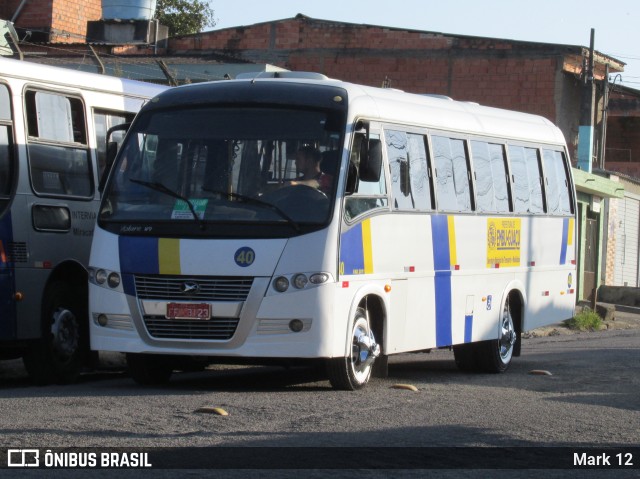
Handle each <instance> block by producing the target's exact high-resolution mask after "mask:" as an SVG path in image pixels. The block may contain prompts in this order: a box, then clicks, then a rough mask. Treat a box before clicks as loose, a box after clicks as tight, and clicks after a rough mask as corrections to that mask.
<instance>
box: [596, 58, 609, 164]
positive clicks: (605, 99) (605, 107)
mask: <svg viewBox="0 0 640 479" xmlns="http://www.w3.org/2000/svg"><path fill="white" fill-rule="evenodd" d="M602 86H603V87H602V119H601V120H600V121H601V122H602V123H601V127H600V154H599V155H598V167H599V168H600V169H601V170H604V155H605V151H606V144H607V119H608V118H609V64H608V63H607V64H606V65H605V66H604V81H603V82H602Z"/></svg>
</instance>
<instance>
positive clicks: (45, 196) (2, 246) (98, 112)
mask: <svg viewBox="0 0 640 479" xmlns="http://www.w3.org/2000/svg"><path fill="white" fill-rule="evenodd" d="M164 89H166V87H162V86H159V85H152V84H149V83H143V82H135V81H130V80H123V79H119V78H114V77H108V76H102V75H96V74H88V73H79V72H75V71H73V70H67V69H63V68H57V67H51V66H43V65H38V64H35V63H29V62H25V61H19V60H13V59H7V58H0V359H11V358H16V357H20V356H22V357H23V359H24V362H25V365H26V367H27V370H28V372H29V374H30V375H31V376H32V377H33V378H34V379H35V380H36V381H37V382H38V383H48V382H52V381H55V382H68V381H71V380H73V379H74V378H75V377H76V376H77V374H78V373H79V371H80V370H81V368H82V367H83V366H84V365H85V364H86V363H87V361H88V360H89V357H90V350H89V327H88V319H87V308H88V305H87V303H88V300H87V298H88V287H87V283H88V280H87V270H86V265H87V261H88V259H89V250H90V246H91V237H92V235H93V227H94V223H95V218H96V213H97V208H98V204H99V193H98V179H99V175H100V174H101V172H102V170H103V169H104V168H105V163H106V161H107V143H106V134H107V130H108V129H109V128H111V127H113V126H116V125H118V124H123V123H126V122H130V121H131V120H132V119H133V117H134V115H135V114H136V113H137V111H138V110H139V109H140V107H141V106H142V104H143V103H144V102H145V101H147V100H148V99H149V98H151V97H153V96H154V95H155V94H157V93H159V92H161V91H163V90H164ZM119 135H120V139H119V141H121V140H122V136H123V135H122V133H119ZM117 136H118V134H114V139H116V137H117Z"/></svg>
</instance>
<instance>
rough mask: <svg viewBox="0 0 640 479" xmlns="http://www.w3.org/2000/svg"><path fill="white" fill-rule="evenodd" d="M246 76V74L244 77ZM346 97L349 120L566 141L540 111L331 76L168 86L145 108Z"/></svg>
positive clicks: (322, 101) (330, 100) (316, 103)
mask: <svg viewBox="0 0 640 479" xmlns="http://www.w3.org/2000/svg"><path fill="white" fill-rule="evenodd" d="M245 78H246V77H245ZM345 93H346V95H347V98H348V115H349V116H348V119H347V120H348V121H350V122H352V121H355V120H356V119H359V118H366V119H369V120H380V121H385V122H390V123H398V124H404V125H415V126H420V127H427V128H432V129H436V130H437V129H442V130H443V131H449V132H460V133H464V134H467V135H469V134H470V135H481V136H495V137H499V138H504V139H513V140H521V141H536V142H542V143H550V144H556V145H557V144H561V145H564V144H565V140H564V137H563V135H562V132H561V131H560V129H559V128H558V127H556V126H555V125H554V124H553V123H552V122H551V121H549V120H547V119H546V118H544V117H542V116H538V115H533V114H530V113H521V112H516V111H511V110H504V109H500V108H493V107H487V106H482V105H479V104H477V103H472V102H461V101H455V100H452V99H450V98H447V97H443V96H438V95H419V94H415V93H406V92H403V91H399V90H394V89H385V88H376V87H369V86H364V85H358V84H354V83H348V82H343V81H339V80H333V79H320V80H318V79H308V78H304V77H299V76H294V77H285V76H284V75H283V77H282V78H264V77H263V76H256V77H255V78H253V79H241V80H226V81H216V82H205V83H196V84H191V85H184V86H180V87H176V88H172V89H170V90H169V91H166V92H165V93H163V94H162V95H161V96H160V98H159V100H160V101H159V102H157V103H154V104H148V105H147V106H146V107H145V109H154V108H163V107H167V106H172V107H175V106H179V105H205V104H209V105H212V104H227V105H231V104H234V103H235V104H238V103H241V104H245V105H246V104H251V103H254V102H255V103H264V104H278V105H298V106H302V105H309V106H321V105H322V104H325V105H329V104H330V105H331V107H333V108H335V107H337V106H338V105H337V104H336V103H337V102H336V100H334V98H335V97H336V95H340V94H342V95H344V94H345Z"/></svg>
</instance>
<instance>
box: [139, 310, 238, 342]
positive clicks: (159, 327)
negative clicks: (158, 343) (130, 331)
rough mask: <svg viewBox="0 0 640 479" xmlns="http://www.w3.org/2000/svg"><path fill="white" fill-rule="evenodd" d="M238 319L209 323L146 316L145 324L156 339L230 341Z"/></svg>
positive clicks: (211, 321)
mask: <svg viewBox="0 0 640 479" xmlns="http://www.w3.org/2000/svg"><path fill="white" fill-rule="evenodd" d="M238 321H239V319H238V318H211V319H210V320H208V321H185V320H182V319H180V320H174V319H166V318H162V317H159V316H145V318H144V324H145V325H146V326H147V331H149V334H150V335H151V336H152V337H154V338H170V339H200V340H228V339H231V337H232V336H233V333H235V331H236V327H237V326H238Z"/></svg>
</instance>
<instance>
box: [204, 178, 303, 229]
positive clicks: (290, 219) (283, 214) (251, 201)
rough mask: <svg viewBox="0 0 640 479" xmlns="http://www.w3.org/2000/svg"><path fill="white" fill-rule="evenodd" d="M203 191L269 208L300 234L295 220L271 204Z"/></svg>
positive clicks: (239, 196) (235, 195) (223, 192)
mask: <svg viewBox="0 0 640 479" xmlns="http://www.w3.org/2000/svg"><path fill="white" fill-rule="evenodd" d="M203 190H205V191H208V192H209V193H213V194H215V195H220V196H228V197H231V198H235V199H237V200H240V201H244V202H245V203H252V204H254V205H259V206H264V207H266V208H269V209H270V210H273V211H275V212H276V213H278V215H279V216H280V217H281V218H282V219H284V220H285V221H286V222H287V224H289V225H290V226H291V227H292V228H293V229H294V230H296V233H300V225H299V224H298V223H297V222H296V220H294V219H293V218H291V216H289V215H288V214H287V213H285V212H284V211H282V210H281V209H280V208H278V207H277V206H276V205H274V204H273V203H267V202H266V201H262V200H260V199H258V198H253V197H251V196H245V195H241V194H239V193H231V192H228V191H219V190H210V189H208V188H203Z"/></svg>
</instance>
